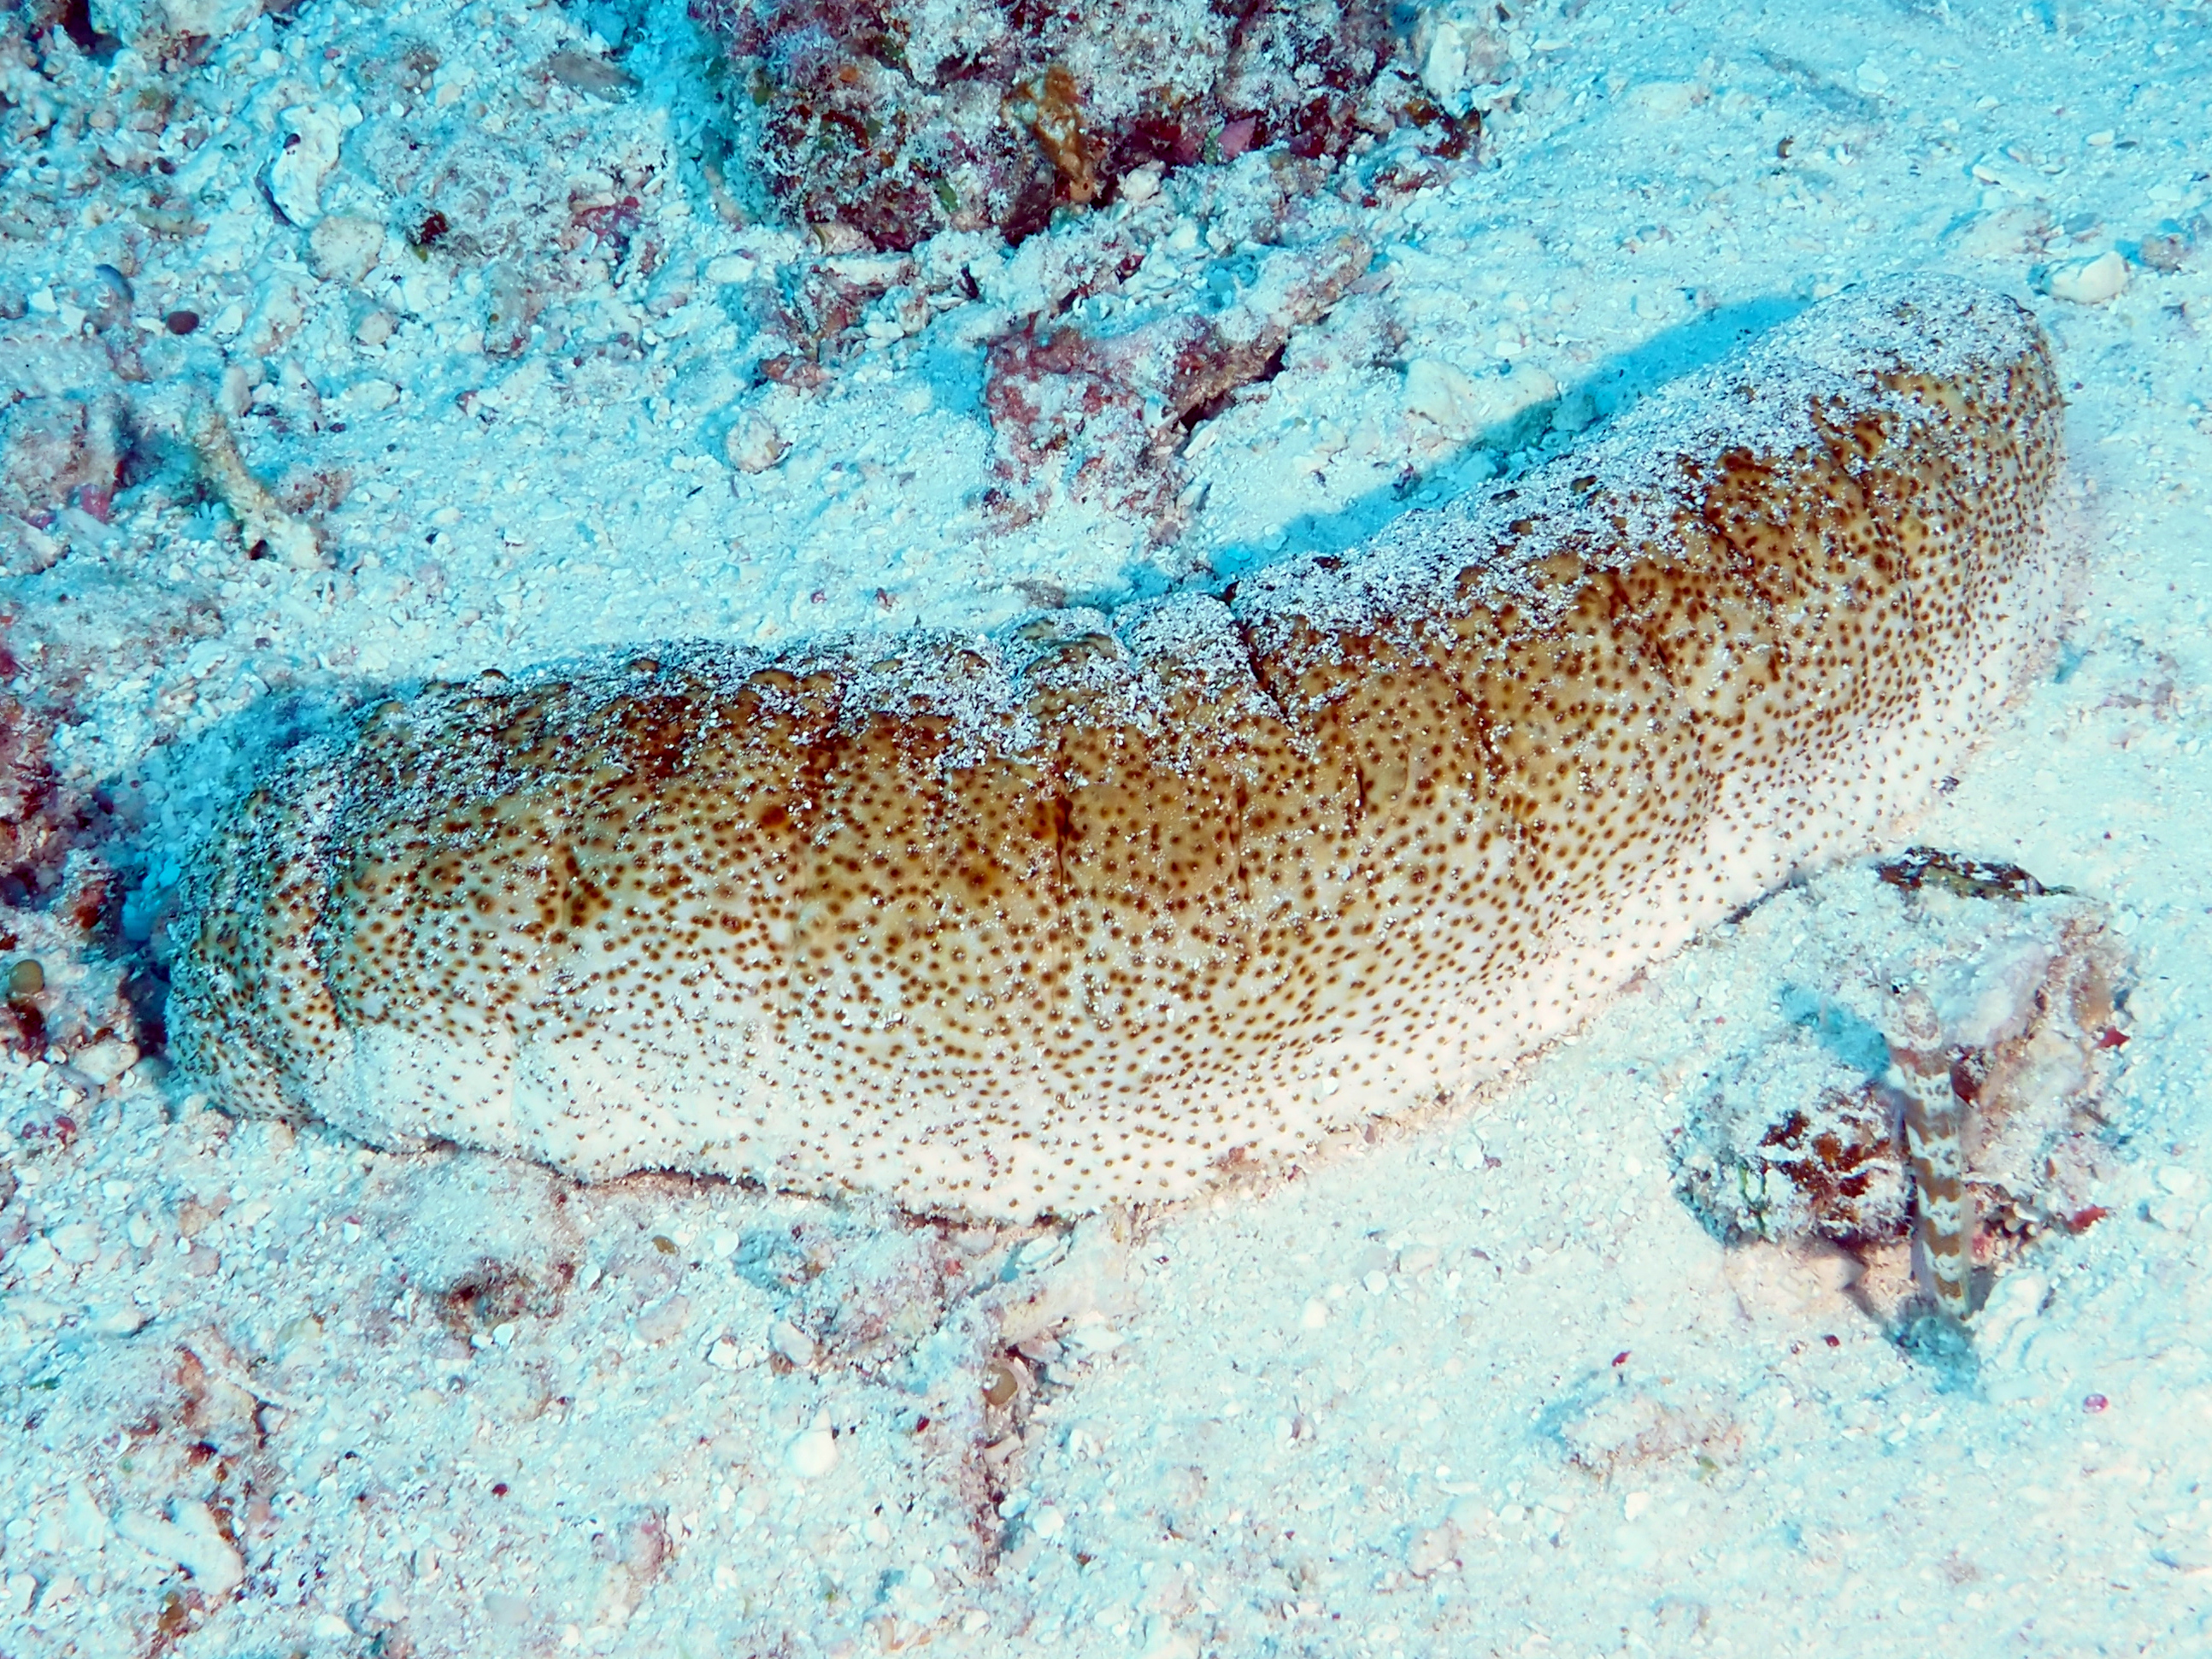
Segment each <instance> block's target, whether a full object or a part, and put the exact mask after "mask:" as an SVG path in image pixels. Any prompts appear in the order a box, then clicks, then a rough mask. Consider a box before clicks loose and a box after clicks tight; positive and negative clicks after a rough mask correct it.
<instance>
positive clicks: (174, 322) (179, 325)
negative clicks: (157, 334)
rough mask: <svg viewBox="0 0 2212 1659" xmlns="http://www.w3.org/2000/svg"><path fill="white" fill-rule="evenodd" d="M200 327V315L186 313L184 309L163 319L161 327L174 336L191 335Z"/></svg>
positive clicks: (195, 312) (191, 312) (193, 312)
mask: <svg viewBox="0 0 2212 1659" xmlns="http://www.w3.org/2000/svg"><path fill="white" fill-rule="evenodd" d="M199 325H200V314H199V313H198V312H197V311H186V310H185V309H184V308H183V307H179V308H178V309H176V310H174V311H173V312H171V313H169V314H168V315H167V316H166V317H164V318H162V319H161V326H162V327H164V328H166V329H167V330H168V331H169V332H170V333H172V334H189V333H191V331H193V330H194V329H196V328H197V327H198V326H199Z"/></svg>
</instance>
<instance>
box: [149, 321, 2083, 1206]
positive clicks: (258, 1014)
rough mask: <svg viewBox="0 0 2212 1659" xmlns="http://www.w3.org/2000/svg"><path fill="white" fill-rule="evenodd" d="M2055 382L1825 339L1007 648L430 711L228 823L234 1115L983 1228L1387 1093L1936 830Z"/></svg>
mask: <svg viewBox="0 0 2212 1659" xmlns="http://www.w3.org/2000/svg"><path fill="white" fill-rule="evenodd" d="M2061 416H2062V411H2061V404H2060V399H2059V395H2058V391H2057V382H2056V380H2055V378H2054V375H2053V371H2052V366H2051V356H2050V352H2049V349H2048V347H2047V345H2046V343H2045V341H2044V339H2043V337H2042V336H2041V334H2040V332H2039V331H2038V329H2037V328H2036V326H2035V325H2034V323H2033V319H2031V318H2029V317H2028V315H2027V313H2025V312H2024V311H2022V310H2021V308H2020V307H2017V306H2016V305H2015V304H2013V303H2012V302H2011V301H2008V300H2004V299H2002V298H2000V297H1997V296H1995V295H1989V294H1986V293H1984V292H1982V291H1979V290H1977V289H1971V288H1968V287H1966V286H1964V285H1962V284H1958V283H1951V282H1948V281H1945V280H1941V279H1934V278H1919V279H1911V280H1905V281H1902V282H1893V283H1884V284H1881V285H1877V286H1875V287H1871V288H1869V289H1865V290H1862V291H1859V292H1857V293H1854V294H1850V295H1844V296H1842V297H1840V298H1838V299H1836V300H1833V301H1828V302H1826V304H1824V305H1821V306H1819V307H1814V308H1813V309H1812V310H1810V311H1809V312H1808V313H1805V314H1804V315H1802V316H1801V317H1800V318H1799V319H1796V321H1794V322H1792V323H1790V324H1789V325H1784V327H1782V328H1780V329H1778V330H1776V331H1773V332H1772V333H1771V334H1770V335H1768V336H1767V337H1765V338H1764V339H1763V340H1761V341H1760V342H1759V343H1757V344H1756V345H1754V346H1753V348H1752V349H1750V350H1749V351H1748V352H1747V353H1746V354H1744V355H1743V356H1740V357H1739V358H1737V359H1735V361H1732V362H1729V363H1726V364H1723V365H1722V366H1721V367H1719V368H1716V369H1714V370H1711V371H1709V372H1706V373H1705V374H1700V375H1698V376H1696V377H1693V378H1692V379H1691V380H1687V381H1685V382H1683V383H1681V384H1679V385H1677V386H1674V387H1673V388H1670V389H1668V391H1666V392H1663V393H1661V394H1658V395H1655V396H1654V397H1652V398H1649V399H1647V400H1646V401H1645V402H1644V403H1643V404H1641V405H1639V406H1638V409H1636V410H1634V411H1632V413H1630V414H1629V415H1627V416H1624V417H1622V418H1621V419H1620V420H1619V421H1618V422H1615V423H1614V424H1613V427H1612V428H1611V429H1610V430H1609V431H1608V432H1607V434H1606V435H1604V436H1602V437H1601V439H1599V440H1598V441H1596V442H1595V443H1593V444H1591V445H1589V446H1588V447H1586V448H1584V449H1583V451H1581V452H1579V453H1576V454H1574V455H1571V456H1569V457H1567V458H1565V459H1561V460H1559V461H1558V462H1555V463H1553V464H1551V465H1547V467H1545V468H1542V469H1540V470H1539V471H1535V472H1534V473H1531V474H1529V475H1527V476H1525V477H1522V479H1521V480H1520V481H1519V482H1518V483H1516V484H1515V485H1514V486H1513V487H1512V488H1510V489H1501V490H1498V492H1496V493H1495V494H1492V495H1490V496H1488V497H1487V498H1486V499H1481V500H1474V501H1465V502H1462V503H1461V504H1458V505H1455V506H1453V507H1447V508H1444V509H1443V510H1440V511H1436V512H1422V513H1409V514H1407V516H1406V517H1404V518H1403V519H1401V520H1398V521H1396V522H1395V524H1394V525H1392V526H1390V527H1389V528H1388V529H1387V530H1386V531H1385V532H1384V533H1383V534H1382V535H1381V536H1380V537H1379V538H1376V540H1375V541H1373V542H1372V543H1371V544H1368V545H1367V546H1365V547H1363V548H1361V549H1358V550H1354V551H1352V552H1348V553H1346V554H1345V555H1343V556H1340V557H1306V558H1303V559H1298V560H1295V561H1292V562H1288V563H1285V564H1284V565H1282V566H1279V567H1278V568H1272V569H1269V570H1267V571H1265V572H1263V573H1261V574H1257V575H1255V576H1253V577H1250V578H1248V579H1247V580H1243V581H1242V582H1240V583H1238V584H1237V586H1236V587H1235V588H1234V589H1233V590H1232V591H1231V592H1228V593H1225V594H1222V595H1218V596H1215V595H1204V594H1197V595H1182V596H1177V597H1172V598H1170V599H1164V600H1161V601H1158V602H1153V603H1147V604H1143V605H1131V606H1129V607H1127V608H1125V609H1123V610H1121V611H1118V612H1115V613H1114V614H1112V615H1110V616H1109V615H1105V614H1102V613H1098V612H1093V611H1064V612H1058V613H1054V614H1053V615H1052V616H1049V617H1044V618H1042V619H1040V620H1038V621H1036V622H1035V623H1031V624H1030V625H1029V626H1027V627H1024V628H1023V629H1018V630H1017V631H1015V632H1013V633H1012V634H1010V635H1006V636H1004V637H1000V638H994V639H977V638H949V637H943V636H909V637H906V638H902V639H898V640H896V641H890V642H885V641H880V640H878V641H872V642H866V643H860V644H844V645H837V646H829V647H821V648H818V649H807V650H800V651H796V652H791V653H784V654H781V655H770V654H764V653H758V652H752V651H747V650H744V649H740V648H738V647H731V646H724V645H716V644H690V645H683V646H670V647H655V648H653V649H652V650H651V652H650V653H649V654H648V655H646V656H640V657H634V658H632V659H629V660H625V661H623V662H620V663H618V664H611V665H601V666H598V667H593V668H588V669H581V670H569V671H544V672H541V673H539V674H537V675H535V676H534V677H530V678H519V679H516V680H508V679H506V678H501V677H500V676H498V675H489V676H486V677H484V678H481V679H479V680H477V681H474V682H471V683H469V684H458V685H440V686H435V687H432V688H429V689H428V690H424V691H422V692H421V693H420V694H419V695H417V696H412V697H410V698H405V699H396V700H393V701H391V702H386V703H385V704H383V705H382V706H381V707H379V708H375V709H374V711H373V712H370V713H368V714H367V715H366V716H365V717H364V718H362V720H360V721H359V722H358V724H357V725H356V726H355V727H354V728H353V729H352V730H350V731H349V732H348V733H347V734H346V735H344V736H343V737H342V738H338V739H336V740H334V741H331V742H329V743H325V744H318V745H313V746H309V747H307V748H306V749H303V750H299V751H295V753H294V754H293V755H292V756H290V757H288V758H286V759H284V760H283V762H282V763H279V764H277V765H276V767H275V769H273V771H272V773H271V775H270V776H269V778H268V779H267V781H266V782H265V783H264V786H263V787H261V788H260V789H258V791H257V792H256V793H254V794H253V796H252V799H250V800H249V801H247V802H246V804H245V805H244V806H243V807H242V808H241V810H240V811H239V812H238V813H237V814H236V815H235V816H234V817H233V818H232V820H231V821H230V822H228V823H227V824H226V825H224V826H223V828H222V829H221V830H220V831H219V833H218V834H217V835H216V836H215V837H214V839H213V840H212V842H211V843H210V846H209V847H208V848H207V849H206V851H205V853H204V855H203V858H202V860H201V864H200V868H199V873H198V875H197V878H196V879H195V884H194V895H195V899H196V913H195V915H194V917H193V919H192V920H191V921H190V923H189V925H188V927H187V931H186V932H185V936H184V938H183V941H182V945H181V949H180V951H179V960H178V962H177V964H176V975H175V985H176V994H175V997H174V1000H173V1011H174V1012H173V1024H174V1029H175V1031H176V1041H177V1046H178V1048H179V1052H180V1053H181V1054H183V1056H184V1057H185V1060H187V1062H188V1063H189V1064H190V1065H191V1066H192V1067H193V1068H194V1069H195V1070H196V1071H197V1073H199V1074H200V1075H202V1076H204V1078H205V1079H207V1080H208V1081H209V1083H210V1085H211V1086H212V1087H213V1089H214V1091H215V1092H216V1095H217V1097H218V1098H219V1099H220V1100H221V1101H222V1103H224V1104H226V1105H227V1106H228V1107H229V1108H230V1109H234V1110H235V1111H239V1112H245V1113H273V1114H281V1115H288V1116H292V1117H317V1118H322V1119H325V1120H327V1121H329V1122H331V1124H333V1125H336V1126H337V1127H340V1128H342V1129H344V1130H346V1131H349V1132H350V1133H354V1134H356V1135H359V1136H361V1137H362V1138H363V1139H367V1140H368V1141H370V1142H373V1143H374V1144H377V1145H381V1146H414V1145H419V1144H422V1142H424V1141H425V1140H427V1139H434V1138H443V1139H452V1140H455V1141H459V1142H463V1143H466V1144H469V1145H473V1146H487V1147H492V1148H495V1149H498V1150H501V1151H505V1152H514V1153H519V1154H521V1155H523V1156H526V1157H529V1158H539V1159H543V1160H544V1161H545V1162H547V1163H550V1164H554V1165H556V1166H557V1167H559V1168H561V1169H562V1170H569V1171H572V1172H574V1173H575V1174H577V1175H579V1176H585V1177H588V1178H599V1177H606V1176H616V1175H619V1174H622V1173H623V1172H625V1171H629V1170H641V1169H655V1168H668V1169H675V1170H692V1171H699V1172H719V1173H722V1174H726V1175H730V1176H741V1177H750V1178H755V1179H757V1180H759V1181H761V1182H765V1183H767V1184H769V1185H770V1186H773V1187H776V1188H787V1189H792V1190H798V1191H805V1192H813V1193H823V1194H830V1193H836V1192H839V1191H842V1190H847V1189H853V1188H860V1189H872V1190H878V1191H882V1192H885V1193H888V1194H892V1195H894V1196H895V1197H896V1200H897V1201H898V1202H900V1203H901V1204H902V1205H904V1206H908V1207H910V1208H912V1209H915V1210H917V1211H921V1212H940V1213H950V1214H963V1215H971V1216H983V1217H993V1218H1030V1217H1033V1216H1035V1215H1037V1214H1040V1213H1042V1212H1060V1213H1073V1212H1084V1211H1088V1210H1091V1209H1095V1208H1097V1207H1098V1206H1104V1205H1109V1204H1120V1203H1127V1202H1133V1201H1143V1200H1171V1199H1175V1198H1179V1197H1182V1196H1184V1195H1186V1194H1190V1193H1192V1192H1194V1191H1196V1190H1199V1189H1201V1188H1204V1187H1205V1186H1206V1184H1207V1183H1208V1182H1212V1181H1213V1180H1215V1179H1217V1178H1218V1176H1220V1175H1221V1173H1222V1172H1223V1171H1225V1170H1237V1169H1248V1168H1252V1167H1255V1166H1257V1167H1265V1166H1268V1165H1279V1164H1282V1163H1284V1162H1285V1161H1286V1160H1291V1159H1295V1158H1297V1157H1299V1156H1300V1155H1301V1154H1302V1153H1304V1152H1307V1151H1309V1150H1310V1148H1312V1147H1313V1146H1316V1144H1318V1143H1319V1142H1320V1141H1322V1139H1324V1138H1326V1137H1327V1136H1328V1135H1329V1134H1331V1133H1334V1132H1336V1131H1339V1130H1341V1129H1343V1128H1345V1127H1346V1126H1352V1125H1357V1124H1358V1123H1359V1122H1360V1121H1362V1120H1364V1119H1369V1118H1372V1117H1376V1116H1382V1115H1393V1114H1401V1113H1406V1112H1408V1111H1413V1110H1418V1109H1423V1108H1425V1107H1428V1106H1431V1105H1432V1104H1434V1103H1437V1102H1438V1101H1441V1100H1444V1099H1447V1098H1449V1097H1452V1096H1453V1095H1455V1093H1456V1092H1458V1091H1465V1090H1467V1089H1468V1088H1470V1087H1473V1086H1474V1085H1479V1084H1480V1083H1482V1082H1484V1081H1486V1080H1487V1079H1492V1078H1494V1077H1496V1076H1498V1074H1499V1073H1502V1072H1503V1071H1504V1069H1506V1068H1507V1067H1509V1066H1510V1065H1511V1064H1512V1063H1513V1062H1514V1061H1515V1060H1516V1059H1518V1058H1520V1057H1522V1056H1523V1055H1525V1054H1528V1053H1529V1052H1530V1051H1532V1050H1533V1049H1534V1048H1538V1047H1540V1046H1541V1045H1542V1044H1543V1043H1544V1042H1547V1040H1548V1039H1550V1038H1552V1037H1553V1036H1556V1035H1558V1034H1559V1033H1560V1032H1562V1031H1564V1030H1566V1029H1568V1028H1569V1027H1571V1025H1573V1024H1576V1023H1577V1021H1579V1020H1581V1019H1582V1018H1584V1017H1585V1016H1587V1015H1588V1014H1589V1012H1590V1011H1591V1010H1593V1009H1594V1008H1595V1007H1596V1006H1599V1004H1600V1003H1601V1000H1603V999H1604V998H1605V996H1606V995H1607V994H1608V993H1609V992H1611V991H1613V989H1615V988H1617V987H1619V986H1620V984H1621V982H1622V981H1624V980H1626V979H1627V978H1628V977H1629V976H1630V975H1632V974H1633V973H1634V972H1635V971H1636V970H1638V969H1640V968H1642V967H1644V965H1645V964H1647V963H1650V962H1651V961H1653V960H1654V959H1655V958H1657V957H1661V956H1662V955H1664V954H1665V953H1667V952H1668V951H1672V950H1674V948H1676V947H1677V946H1679V945H1680V944H1681V943H1683V942H1684V941H1685V940H1686V939H1687V938H1689V937H1690V935H1691V934H1692V932H1693V931H1694V930H1695V929H1697V928H1698V927H1701V926H1704V925H1706V924H1708V923H1710V922H1711V921H1716V920H1717V919H1719V918H1721V917H1723V916H1724V915H1727V914H1728V912H1729V910H1730V909H1731V908H1734V907H1736V906H1738V905H1741V904H1742V903H1743V902H1746V901H1747V900H1750V899H1752V898H1753V897H1755V896H1758V895H1759V894H1760V893H1761V892H1763V891H1765V890H1769V889H1771V887H1773V886H1774V885H1775V884H1778V883H1780V882H1782V881H1784V880H1785V879H1786V878H1789V877H1790V875H1791V874H1792V873H1793V872H1796V871H1797V870H1799V869H1801V868H1802V867H1804V866H1808V865H1809V864H1812V863H1814V862H1816V861H1820V860H1829V859H1832V858H1835V857H1838V856H1840V855H1844V854H1850V853H1854V852H1857V851H1859V850H1862V849H1863V848H1866V847H1867V846H1868V845H1869V844H1870V843H1871V842H1874V841H1875V839H1876V838H1877V837H1879V836H1881V835H1883V834H1884V833H1886V832H1887V831H1888V830H1889V829H1891V828H1892V827H1893V826H1894V825H1895V824H1896V823H1899V821H1900V820H1901V819H1902V818H1904V817H1906V816H1907V815H1909V814H1910V813H1911V812H1912V811H1914V810H1915V809H1917V808H1918V807H1920V806H1921V805H1923V804H1924V803H1925V802H1927V801H1928V800H1929V799H1930V798H1931V797H1932V795H1933V794H1934V793H1935V791H1936V787H1937V784H1938V781H1939V780H1940V779H1941V778H1942V776H1943V775H1945V774H1946V773H1947V771H1948V769H1950V768H1951V767H1953V766H1954V764H1955V763H1957V761H1958V760H1959V758H1960V756H1961V755H1962V753H1963V752H1964V751H1965V750H1967V749H1968V748H1969V747H1970V746H1971V745H1972V743H1973V741H1974V740H1975V738H1976V737H1977V735H1978V733H1980V732H1983V731H1984V729H1985V728H1986V726H1988V724H1989V722H1990V720H1991V719H1992V717H1993V716H1994V715H1995V714H1996V712H1997V710H1998V709H1999V708H2000V707H2001V706H2002V703H2003V702H2004V701H2005V700H2006V699H2007V698H2008V696H2011V695H2012V694H2013V693H2014V692H2015V690H2016V689H2017V687H2018V686H2019V685H2020V684H2021V681H2022V678H2023V676H2024V675H2025V674H2027V672H2028V671H2030V669H2031V668H2032V666H2033V665H2034V664H2035V663H2036V662H2037V661H2039V659H2040V658H2041V656H2042V653H2044V651H2045V648H2046V647H2047V645H2048V642H2049V641H2050V638H2051V632H2052V630H2053V629H2054V627H2055V625H2056V621H2057V616H2058V613H2059V611H2060V608H2061V604H2062V599H2063V587H2064V585H2065V581H2064V579H2065V574H2066V568H2065V565H2066V561H2065V558H2064V556H2063V544H2062V540H2061V538H2056V537H2054V536H2053V535H2052V534H2051V531H2050V527H2049V526H2048V524H2047V519H2048V517H2049V514H2050V511H2051V497H2052V494H2053V489H2054V485H2055V483H2056V481H2057V477H2058V473H2059V468H2060V464H2061Z"/></svg>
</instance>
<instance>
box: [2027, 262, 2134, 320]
mask: <svg viewBox="0 0 2212 1659" xmlns="http://www.w3.org/2000/svg"><path fill="white" fill-rule="evenodd" d="M2127 285H2128V262H2127V261H2126V260H2125V259H2124V258H2121V257H2120V255H2119V254H2118V252H2114V251H2112V250H2109V249H2108V250H2107V251H2106V252H2103V253H2100V254H2099V255H2098V256H2097V257H2096V258H2093V259H2082V260H2079V261H2076V262H2075V263H2073V264H2063V265H2054V266H2052V267H2051V270H2050V271H2049V272H2048V273H2047V274H2046V275H2045V278H2044V291H2045V293H2047V294H2049V295H2051V298H2052V299H2054V300H2064V301H2068V302H2069V303H2070V304H2073V305H2077V306H2100V305H2104V304H2106V302H2107V301H2112V300H2114V299H2117V298H2118V297H2119V295H2120V293H2121V291H2122V290H2123V289H2125V288H2126V287H2127Z"/></svg>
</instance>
